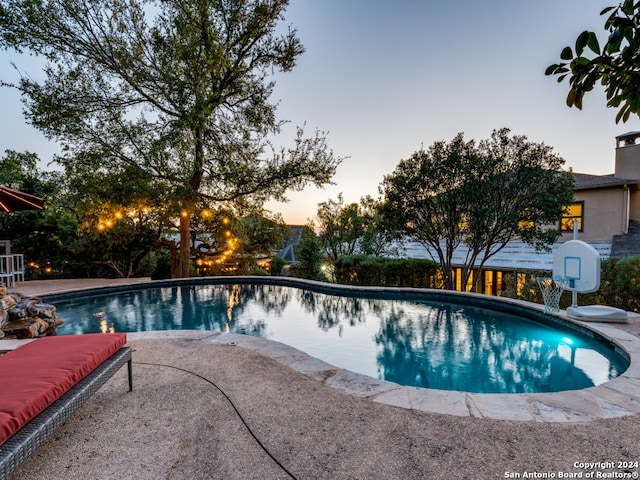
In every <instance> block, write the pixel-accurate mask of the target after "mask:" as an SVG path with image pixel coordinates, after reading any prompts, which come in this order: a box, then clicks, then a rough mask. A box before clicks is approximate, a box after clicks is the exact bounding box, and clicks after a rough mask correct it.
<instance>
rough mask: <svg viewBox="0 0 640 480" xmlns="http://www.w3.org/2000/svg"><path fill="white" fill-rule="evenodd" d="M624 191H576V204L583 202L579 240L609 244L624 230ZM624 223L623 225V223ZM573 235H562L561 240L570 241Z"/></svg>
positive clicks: (618, 189) (617, 189)
mask: <svg viewBox="0 0 640 480" xmlns="http://www.w3.org/2000/svg"><path fill="white" fill-rule="evenodd" d="M626 196H627V193H626V189H625V188H623V187H615V188H599V189H596V190H577V191H576V192H575V193H574V200H575V201H576V202H579V201H583V202H584V210H583V214H584V220H583V226H582V229H583V231H581V232H579V238H580V240H584V241H585V242H611V241H612V240H613V236H614V235H619V234H621V233H625V232H623V224H624V225H625V227H624V228H626V223H627V221H626ZM623 222H624V223H623ZM572 238H573V233H570V232H567V233H564V234H563V235H562V240H563V241H566V240H571V239H572Z"/></svg>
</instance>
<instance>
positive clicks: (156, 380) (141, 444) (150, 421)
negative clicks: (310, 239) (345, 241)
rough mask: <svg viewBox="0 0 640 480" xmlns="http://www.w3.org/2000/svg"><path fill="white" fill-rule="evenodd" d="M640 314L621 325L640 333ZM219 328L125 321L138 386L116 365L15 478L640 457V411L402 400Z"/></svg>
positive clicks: (372, 469) (361, 471) (44, 286)
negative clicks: (453, 406)
mask: <svg viewBox="0 0 640 480" xmlns="http://www.w3.org/2000/svg"><path fill="white" fill-rule="evenodd" d="M147 280H148V279H147ZM136 281H138V280H137V279H136ZM112 282H113V281H112V280H92V281H86V280H74V281H71V282H67V281H43V282H26V283H25V284H23V285H24V287H27V288H22V285H21V286H20V289H21V290H27V289H28V290H29V294H36V295H42V294H45V293H53V292H54V291H56V292H61V291H68V290H71V289H77V288H81V287H85V288H93V287H97V286H100V285H107V284H113V283H112ZM122 282H125V280H119V281H117V283H118V284H120V283H122ZM638 327H639V325H638V323H637V322H634V323H630V324H628V326H627V327H626V328H627V329H628V330H631V331H633V333H634V334H636V335H637V334H638V332H637V330H638ZM634 330H635V331H634ZM218 336H219V334H216V333H213V332H195V333H194V332H182V333H181V334H175V333H174V334H166V333H156V334H154V335H139V334H130V341H129V344H130V345H131V346H132V347H133V350H134V354H133V359H134V391H133V392H127V391H126V390H127V389H126V382H127V380H126V372H125V371H124V370H123V371H122V372H119V373H118V374H117V375H116V376H114V377H113V378H112V379H111V380H110V381H109V382H108V383H107V384H106V385H105V386H104V387H103V388H102V389H101V390H100V391H98V393H96V394H95V395H94V396H93V397H92V399H91V400H90V401H89V402H88V403H87V404H86V405H85V406H83V407H82V408H81V409H80V410H79V411H78V412H76V414H75V415H74V417H72V418H71V419H70V420H69V421H68V422H67V423H66V424H65V425H64V426H63V427H62V428H60V429H59V430H58V431H57V432H56V434H55V435H54V437H53V438H52V440H50V441H49V442H48V443H46V444H45V445H44V446H43V447H41V448H40V449H39V450H38V451H36V453H35V454H34V455H33V456H32V457H31V458H30V459H29V460H28V461H27V462H25V463H24V464H23V465H22V467H21V468H20V469H19V470H18V471H17V472H16V473H15V474H14V476H13V477H12V478H13V479H19V480H22V479H25V480H26V479H30V480H31V479H47V480H49V479H63V478H96V479H101V478H104V479H107V478H109V479H118V478H122V479H129V478H137V479H147V478H148V479H156V478H170V479H171V478H174V479H182V478H193V479H198V478H202V479H210V478H225V479H248V478H260V479H265V480H266V479H279V478H291V476H290V475H289V474H288V473H287V471H288V472H290V474H291V475H292V476H293V477H295V478H299V479H302V478H305V479H307V478H308V479H324V478H326V479H347V478H348V479H352V478H363V479H365V478H366V479H388V478H406V479H419V478H505V474H507V473H520V474H522V473H524V472H547V471H549V472H555V473H556V475H557V472H583V473H584V472H585V471H586V470H585V469H584V467H581V466H579V465H578V466H576V464H577V462H598V461H605V460H606V461H611V462H618V461H638V460H640V444H638V442H637V438H638V436H639V435H640V416H638V415H634V416H625V417H620V418H613V419H608V420H595V421H592V422H583V423H537V422H531V421H526V422H519V421H503V420H491V419H484V418H473V417H466V418H465V417H457V416H451V415H441V414H435V413H427V412H419V411H415V410H408V409H404V408H397V407H393V406H389V405H383V404H380V403H376V402H373V401H371V400H370V399H365V398H359V397H357V396H354V395H348V394H345V393H343V392H341V391H339V390H336V389H334V388H331V387H329V386H327V385H325V384H323V383H321V382H319V381H317V380H314V379H312V378H309V377H307V376H305V375H303V374H301V373H298V372H296V371H294V370H293V369H291V368H290V367H288V366H286V365H284V364H282V363H279V362H278V361H276V360H275V359H273V358H270V357H269V356H266V355H263V354H261V353H259V352H256V351H253V350H250V349H247V348H242V347H240V346H233V345H230V344H229V343H230V342H227V343H224V342H221V341H219V340H220V339H217V337H218ZM217 340H218V341H217ZM639 383H640V382H639ZM214 384H215V385H214ZM216 386H217V387H219V388H220V389H222V391H224V393H225V394H226V395H227V396H228V398H229V399H230V400H231V401H232V402H233V406H232V404H231V403H230V402H229V400H228V399H227V398H226V397H225V396H224V395H223V394H222V393H221V392H220V391H219V390H218V389H217V388H216ZM234 406H235V408H237V410H238V411H239V412H240V414H241V416H242V418H243V419H244V421H245V422H246V425H248V426H249V428H250V429H251V431H252V432H253V434H255V436H256V437H257V439H258V440H259V442H260V443H261V444H262V445H263V446H264V447H265V449H266V451H265V450H263V448H262V447H261V446H260V444H259V443H258V441H256V439H255V438H254V437H252V434H251V433H250V432H249V430H248V429H247V427H246V426H245V425H244V424H243V421H242V420H241V419H240V417H239V416H238V415H237V413H236V411H235V410H234ZM267 451H268V452H269V453H267ZM269 455H271V456H272V457H270V456H269ZM283 468H284V469H283ZM285 470H286V471H285ZM627 470H629V471H630V472H635V471H637V470H638V469H636V468H633V469H627ZM592 471H593V470H592ZM598 471H616V472H623V471H624V470H621V469H617V468H613V469H600V470H598Z"/></svg>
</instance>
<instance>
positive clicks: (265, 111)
mask: <svg viewBox="0 0 640 480" xmlns="http://www.w3.org/2000/svg"><path fill="white" fill-rule="evenodd" d="M287 5H288V1H287V0H155V1H151V0H111V1H109V2H104V1H101V0H1V1H0V46H1V47H4V48H6V49H9V48H11V49H15V50H16V51H18V52H23V51H25V52H29V53H33V54H36V55H39V56H41V57H43V58H45V59H46V60H47V62H48V63H47V66H46V68H45V70H44V74H45V75H44V80H43V81H37V80H34V79H32V78H30V77H27V76H22V78H21V80H20V82H19V83H18V84H17V85H14V86H15V87H17V88H18V89H19V90H20V92H21V93H22V96H23V101H24V104H25V113H26V117H27V119H28V121H29V122H30V123H31V124H33V125H34V126H35V127H37V128H39V129H40V130H41V131H43V132H44V133H45V134H46V135H47V136H48V137H49V138H51V139H54V140H56V141H58V142H59V143H60V144H61V145H62V147H63V155H62V156H61V158H60V159H59V161H60V162H61V163H63V164H65V165H67V166H69V167H77V163H79V162H80V163H83V164H84V165H85V168H94V169H96V170H98V169H104V170H109V168H110V166H111V165H121V164H128V165H130V166H132V167H134V168H138V169H140V170H141V171H142V172H144V173H145V174H150V175H151V176H152V177H153V178H154V179H155V181H157V182H161V183H162V184H164V185H165V187H166V190H167V191H168V192H170V193H171V196H172V198H173V199H174V200H175V202H176V203H177V204H178V205H179V207H180V209H181V211H182V213H181V215H180V238H181V249H180V260H181V271H180V273H179V275H180V276H188V268H189V265H188V264H189V256H190V243H191V241H190V228H189V226H190V219H191V216H192V212H193V211H194V210H195V209H196V207H197V206H198V205H199V204H203V203H204V204H208V203H211V202H222V203H231V202H235V203H240V204H244V205H248V204H250V205H257V206H261V205H262V204H263V203H264V201H265V200H266V199H268V198H275V199H279V200H282V199H284V198H285V194H286V192H287V191H288V190H292V189H294V190H295V189H297V190H299V189H302V188H303V187H304V186H305V185H307V184H309V183H313V184H315V185H318V186H320V185H323V184H326V183H328V182H329V181H330V179H331V177H332V176H333V174H334V173H335V168H336V166H337V165H338V164H339V162H340V159H337V158H335V157H334V155H333V153H332V152H331V150H330V149H329V148H328V146H327V144H326V137H325V135H324V134H323V133H320V132H316V133H315V135H312V136H311V137H305V135H304V132H303V130H302V129H301V128H298V130H297V135H296V137H295V139H294V140H293V142H292V146H291V147H289V148H286V149H285V148H280V149H276V148H273V147H272V143H271V140H272V139H273V136H274V135H277V134H278V133H280V129H281V127H282V125H283V122H282V121H279V120H277V119H276V105H275V104H274V103H271V102H270V100H269V98H270V96H271V94H272V90H273V85H274V84H273V82H272V81H271V74H272V73H273V72H274V71H285V72H286V71H289V70H291V69H292V68H293V67H294V65H295V62H296V58H297V57H298V56H299V55H300V54H302V53H303V51H304V49H303V47H302V45H301V43H300V41H299V39H298V38H297V36H296V31H295V30H293V29H291V28H290V29H288V30H287V29H282V28H281V25H280V24H281V22H282V20H284V11H285V9H286V6H287Z"/></svg>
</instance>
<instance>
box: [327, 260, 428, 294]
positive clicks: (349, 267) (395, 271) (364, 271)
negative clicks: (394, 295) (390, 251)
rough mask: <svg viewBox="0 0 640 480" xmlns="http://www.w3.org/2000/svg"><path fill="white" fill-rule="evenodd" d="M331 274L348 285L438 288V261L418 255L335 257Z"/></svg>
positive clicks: (337, 280) (338, 281)
mask: <svg viewBox="0 0 640 480" xmlns="http://www.w3.org/2000/svg"><path fill="white" fill-rule="evenodd" d="M333 273H334V276H335V279H336V282H337V283H344V284H347V285H377V286H383V287H421V288H440V287H441V285H440V283H441V282H440V274H439V267H438V264H437V263H436V262H433V261H431V260H424V259H417V258H385V257H372V256H366V255H348V256H344V257H340V258H338V259H337V260H336V262H335V263H334V272H333Z"/></svg>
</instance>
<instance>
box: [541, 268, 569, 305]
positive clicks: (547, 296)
mask: <svg viewBox="0 0 640 480" xmlns="http://www.w3.org/2000/svg"><path fill="white" fill-rule="evenodd" d="M536 281H537V282H538V286H539V287H540V291H542V298H543V300H544V313H558V312H559V311H560V297H562V293H563V292H564V291H565V289H566V288H567V286H568V285H569V281H568V280H567V279H564V278H558V279H553V278H551V277H538V278H536Z"/></svg>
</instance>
